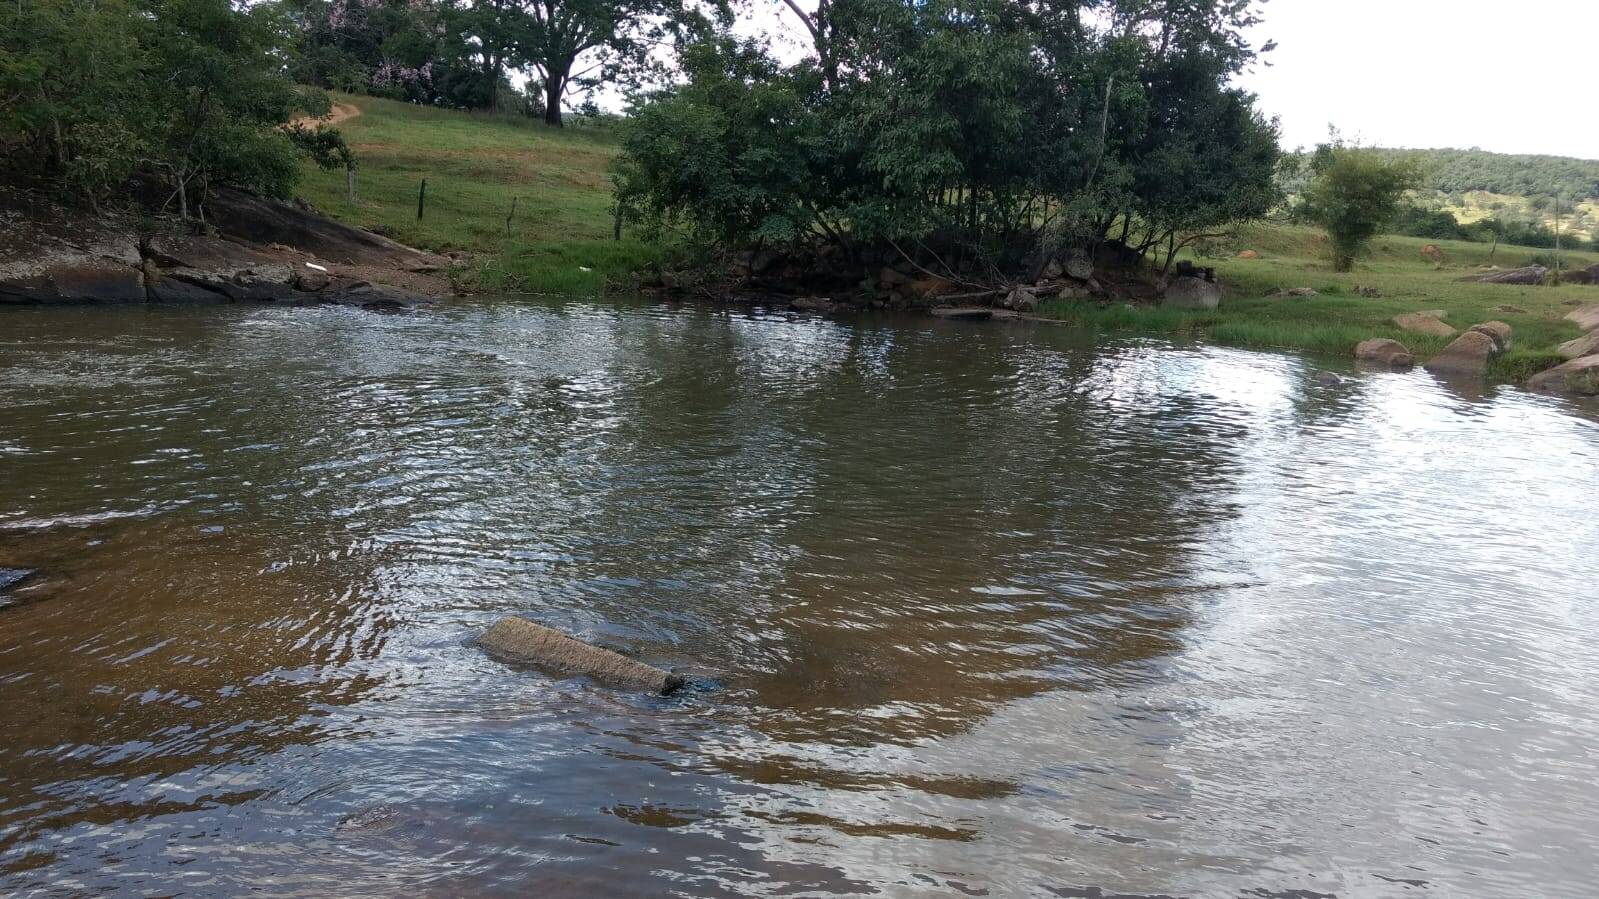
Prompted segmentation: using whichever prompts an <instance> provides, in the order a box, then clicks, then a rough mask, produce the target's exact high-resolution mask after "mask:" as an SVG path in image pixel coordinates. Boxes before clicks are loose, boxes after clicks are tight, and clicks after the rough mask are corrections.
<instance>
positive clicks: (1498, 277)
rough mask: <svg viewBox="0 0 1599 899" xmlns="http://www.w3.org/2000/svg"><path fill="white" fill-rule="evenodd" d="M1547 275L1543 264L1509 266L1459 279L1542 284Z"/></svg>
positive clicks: (1491, 282)
mask: <svg viewBox="0 0 1599 899" xmlns="http://www.w3.org/2000/svg"><path fill="white" fill-rule="evenodd" d="M1548 275H1549V270H1548V269H1546V268H1544V267H1543V266H1541V265H1529V266H1526V267H1525V268H1510V269H1505V270H1504V271H1502V272H1493V273H1491V274H1487V275H1471V276H1469V277H1466V278H1461V279H1460V280H1462V281H1477V282H1480V283H1483V284H1542V283H1543V282H1544V278H1546V277H1548Z"/></svg>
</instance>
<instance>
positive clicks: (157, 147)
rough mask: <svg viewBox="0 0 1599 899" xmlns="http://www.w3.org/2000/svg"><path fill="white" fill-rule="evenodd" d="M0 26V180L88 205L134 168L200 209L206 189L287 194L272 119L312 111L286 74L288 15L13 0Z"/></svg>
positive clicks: (282, 148)
mask: <svg viewBox="0 0 1599 899" xmlns="http://www.w3.org/2000/svg"><path fill="white" fill-rule="evenodd" d="M5 15H6V17H7V19H8V20H9V23H10V24H11V26H12V27H9V28H7V29H5V30H0V96H4V97H6V98H8V99H9V100H11V101H12V102H8V103H6V104H5V105H3V106H0V149H3V150H4V153H5V157H6V160H7V163H8V165H7V169H8V171H7V173H6V174H7V175H8V176H9V177H12V178H25V179H33V180H36V181H39V182H43V183H45V184H48V185H51V186H53V187H56V188H58V189H60V190H61V191H63V192H64V193H67V194H69V195H70V196H72V197H74V198H77V199H80V200H83V201H86V202H88V203H90V204H95V203H97V202H99V201H100V200H101V199H102V198H104V197H106V196H107V195H109V194H110V193H111V192H112V191H114V190H116V189H117V188H119V187H121V186H122V185H124V184H125V183H127V181H128V179H129V176H131V175H133V174H135V173H139V174H142V175H145V176H153V177H154V178H155V179H159V181H160V182H164V183H165V185H166V187H167V188H168V189H170V192H171V193H170V196H169V197H168V198H167V205H168V206H169V207H171V208H173V209H174V210H175V211H177V212H179V213H181V214H183V215H185V216H187V215H189V214H190V213H192V212H197V211H202V210H203V207H202V206H201V205H200V202H201V198H203V196H204V193H205V190H206V187H207V185H209V184H211V183H213V182H228V183H232V184H237V185H240V186H243V187H247V188H251V189H254V190H257V191H260V192H263V193H266V194H270V195H274V196H283V195H285V194H287V192H288V191H289V189H290V187H291V186H292V185H293V183H294V179H295V177H296V176H297V174H298V171H299V160H298V153H297V150H296V148H295V145H294V144H293V142H292V141H291V139H290V137H289V136H288V134H286V133H285V132H284V130H283V129H282V128H281V127H280V126H282V125H283V124H284V123H285V122H286V121H288V119H289V118H290V116H291V115H292V114H293V113H294V112H295V111H296V110H297V109H308V110H310V111H317V110H318V109H325V107H326V98H325V97H322V96H320V95H314V94H307V93H305V92H303V91H302V90H301V89H299V88H297V87H296V86H295V84H294V83H293V82H292V81H291V80H290V79H289V78H288V77H287V76H286V74H285V72H284V66H283V48H284V47H286V46H288V45H289V44H290V43H291V37H290V34H289V23H288V21H287V20H286V19H285V18H284V17H283V16H282V15H281V13H280V11H279V10H278V9H277V8H276V7H272V6H254V7H235V6H233V5H232V4H231V3H230V2H229V0H99V2H93V3H88V2H80V0H20V2H19V3H18V4H17V5H16V6H15V8H14V10H12V9H10V8H8V10H7V12H6V14H5Z"/></svg>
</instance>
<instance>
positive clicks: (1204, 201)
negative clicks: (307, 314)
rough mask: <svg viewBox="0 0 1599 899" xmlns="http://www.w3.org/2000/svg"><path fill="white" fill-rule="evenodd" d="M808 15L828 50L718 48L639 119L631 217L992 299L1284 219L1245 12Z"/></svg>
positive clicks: (627, 166)
mask: <svg viewBox="0 0 1599 899" xmlns="http://www.w3.org/2000/svg"><path fill="white" fill-rule="evenodd" d="M799 4H800V0H795V2H794V3H792V4H790V8H791V9H793V10H794V12H795V14H796V15H797V16H798V17H799V18H800V19H801V22H802V24H803V27H804V28H805V30H806V32H807V33H808V35H809V37H810V38H811V43H812V45H813V50H814V53H813V55H811V56H809V57H807V58H805V59H803V60H800V61H798V62H797V63H793V64H789V65H784V64H781V63H779V62H777V61H776V60H774V59H772V58H770V57H769V56H767V55H766V54H765V52H764V51H763V50H762V49H761V48H759V47H756V46H752V45H750V44H747V43H740V42H738V41H736V40H733V39H731V38H729V37H726V36H720V37H717V38H715V39H712V40H706V41H703V42H701V44H700V45H699V46H697V47H696V48H694V49H693V51H692V52H690V53H687V54H685V66H684V72H683V74H684V79H685V80H684V82H683V83H681V84H675V85H671V86H668V87H666V88H664V89H662V90H659V91H657V92H656V93H655V94H653V95H652V96H651V97H649V98H648V102H646V103H645V104H643V106H642V107H641V108H640V109H639V111H638V114H637V116H636V118H635V121H634V122H633V123H632V125H631V126H630V127H629V128H628V130H627V133H626V137H625V139H624V147H623V153H622V157H621V160H620V163H619V168H618V174H617V201H618V204H619V206H620V207H621V209H622V210H624V211H625V212H627V213H628V217H629V218H630V219H632V220H634V221H636V222H640V221H641V222H643V223H645V224H648V225H654V226H658V227H667V226H671V227H679V228H682V229H684V230H685V231H687V232H688V233H691V234H694V235H697V236H701V237H706V238H710V239H713V242H714V243H715V244H716V245H717V246H718V247H719V248H721V249H724V250H733V249H739V248H741V247H749V246H752V245H755V244H762V243H772V242H779V241H781V242H784V243H787V244H788V245H789V246H791V247H792V248H795V249H802V248H809V249H811V250H815V251H818V252H819V251H820V248H821V247H822V246H823V245H832V246H833V247H834V248H836V249H837V250H842V251H843V252H844V253H845V254H846V255H847V256H850V257H853V258H856V259H860V260H865V259H868V258H876V257H880V256H882V255H883V254H884V253H892V254H893V255H894V256H896V257H903V258H904V259H906V260H908V261H909V262H910V263H911V264H913V265H915V266H917V267H920V268H923V269H924V270H929V271H934V272H936V273H939V274H942V275H945V276H946V277H949V278H951V279H954V280H959V281H963V282H966V283H972V282H976V281H981V282H985V283H992V282H994V281H995V280H996V279H1005V278H1009V277H1011V276H1014V275H1019V274H1023V273H1025V271H1026V270H1027V269H1028V267H1029V266H1035V267H1042V266H1043V265H1044V263H1045V262H1046V261H1047V259H1048V258H1049V257H1051V256H1052V255H1054V254H1055V253H1056V252H1057V250H1059V249H1060V247H1061V246H1062V245H1065V244H1070V245H1072V246H1073V247H1076V248H1080V249H1084V250H1089V251H1091V250H1092V249H1093V248H1094V247H1095V246H1096V245H1099V244H1102V243H1106V242H1111V241H1119V242H1120V243H1122V244H1124V245H1125V246H1128V247H1131V252H1132V254H1133V255H1135V256H1136V255H1138V254H1147V253H1151V252H1162V253H1163V254H1164V255H1165V256H1167V258H1169V256H1170V254H1172V253H1175V251H1176V247H1180V246H1181V245H1182V243H1183V242H1186V241H1187V240H1190V239H1194V238H1195V237H1197V236H1200V235H1202V234H1204V233H1205V232H1206V230H1208V229H1212V228H1216V227H1222V226H1225V225H1226V224H1228V223H1230V222H1235V221H1240V220H1243V219H1248V218H1252V217H1255V216H1258V215H1261V214H1264V212H1265V211H1266V210H1267V209H1269V208H1270V207H1271V205H1272V204H1273V203H1274V202H1275V198H1276V196H1277V191H1276V188H1275V186H1274V183H1273V174H1274V172H1275V169H1276V165H1277V160H1278V155H1279V154H1278V149H1277V143H1276V130H1275V127H1274V125H1273V124H1272V123H1271V122H1268V121H1266V120H1265V119H1264V118H1262V117H1261V116H1260V115H1259V114H1258V113H1257V112H1256V111H1255V109H1254V106H1253V98H1252V97H1251V96H1249V95H1248V94H1246V93H1243V92H1242V91H1238V90H1236V89H1233V88H1230V87H1228V85H1227V82H1228V80H1229V79H1230V77H1231V76H1232V75H1233V74H1235V73H1236V72H1238V71H1239V70H1240V69H1241V68H1242V67H1243V66H1244V65H1246V64H1247V62H1248V61H1249V60H1250V59H1251V58H1253V54H1252V51H1250V50H1249V48H1248V47H1247V46H1246V45H1245V44H1244V42H1243V40H1242V37H1241V32H1242V29H1243V28H1245V27H1247V25H1248V24H1250V23H1252V22H1253V21H1254V19H1253V15H1252V13H1250V11H1249V4H1248V3H1247V2H1233V0H1226V2H1216V0H1039V2H1019V0H918V2H914V3H912V2H905V0H828V2H826V3H822V4H820V5H818V6H817V7H816V9H815V11H814V12H808V11H807V10H806V9H805V8H804V7H801V6H800V5H799ZM1113 233H1114V234H1115V235H1116V236H1115V237H1112V234H1113Z"/></svg>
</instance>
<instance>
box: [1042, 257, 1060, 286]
mask: <svg viewBox="0 0 1599 899" xmlns="http://www.w3.org/2000/svg"><path fill="white" fill-rule="evenodd" d="M1064 274H1066V269H1065V268H1064V267H1062V266H1061V264H1060V260H1059V259H1051V260H1049V262H1047V263H1045V265H1044V270H1043V271H1042V272H1039V277H1041V278H1043V279H1044V280H1046V281H1053V280H1055V279H1056V278H1059V277H1060V276H1061V275H1064Z"/></svg>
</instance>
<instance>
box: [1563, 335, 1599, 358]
mask: <svg viewBox="0 0 1599 899" xmlns="http://www.w3.org/2000/svg"><path fill="white" fill-rule="evenodd" d="M1555 352H1557V353H1559V354H1560V355H1562V356H1565V357H1566V358H1567V359H1581V358H1582V357H1583V356H1592V355H1594V354H1596V353H1599V330H1594V331H1589V332H1588V333H1586V334H1584V335H1582V336H1581V337H1578V338H1576V339H1575V340H1568V341H1566V342H1565V343H1562V344H1561V345H1560V346H1558V347H1555Z"/></svg>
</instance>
